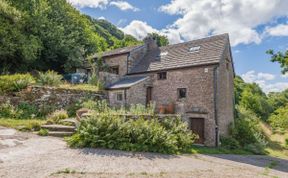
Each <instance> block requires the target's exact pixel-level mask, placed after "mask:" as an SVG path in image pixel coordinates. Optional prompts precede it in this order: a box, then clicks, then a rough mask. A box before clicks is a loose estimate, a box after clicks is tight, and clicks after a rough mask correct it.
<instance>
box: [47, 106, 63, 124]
mask: <svg viewBox="0 0 288 178" xmlns="http://www.w3.org/2000/svg"><path fill="white" fill-rule="evenodd" d="M67 118H68V114H67V111H65V110H63V109H62V110H57V111H54V112H53V113H52V114H50V115H49V116H48V120H47V122H49V123H51V124H59V123H60V122H61V121H62V120H64V119H67Z"/></svg>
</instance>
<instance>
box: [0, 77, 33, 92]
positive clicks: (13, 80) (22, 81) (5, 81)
mask: <svg viewBox="0 0 288 178" xmlns="http://www.w3.org/2000/svg"><path fill="white" fill-rule="evenodd" d="M34 82H35V80H34V78H33V77H32V76H31V75H30V74H14V75H1V76H0V93H7V92H18V91H20V90H22V89H25V88H26V87H27V86H28V85H31V84H33V83H34Z"/></svg>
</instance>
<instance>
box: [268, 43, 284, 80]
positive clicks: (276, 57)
mask: <svg viewBox="0 0 288 178" xmlns="http://www.w3.org/2000/svg"><path fill="white" fill-rule="evenodd" d="M266 53H267V54H270V55H271V61H272V62H278V63H279V64H280V66H281V68H282V73H283V74H285V73H286V72H288V50H287V51H286V52H277V53H275V52H274V51H273V50H272V49H270V50H268V51H267V52H266Z"/></svg>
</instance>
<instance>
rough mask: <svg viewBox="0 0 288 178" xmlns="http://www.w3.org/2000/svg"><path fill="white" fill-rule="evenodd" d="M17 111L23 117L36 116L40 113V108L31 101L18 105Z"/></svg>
mask: <svg viewBox="0 0 288 178" xmlns="http://www.w3.org/2000/svg"><path fill="white" fill-rule="evenodd" d="M17 112H18V113H19V117H21V119H28V118H35V117H36V116H38V115H39V113H38V108H37V107H36V106H35V105H33V104H29V103H25V102H22V103H20V104H19V105H18V106H17Z"/></svg>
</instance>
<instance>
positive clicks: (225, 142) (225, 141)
mask: <svg viewBox="0 0 288 178" xmlns="http://www.w3.org/2000/svg"><path fill="white" fill-rule="evenodd" d="M220 142H221V147H224V148H227V149H231V150H235V149H239V148H240V144H239V142H238V141H237V140H236V139H235V138H233V137H231V136H230V137H221V138H220Z"/></svg>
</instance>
